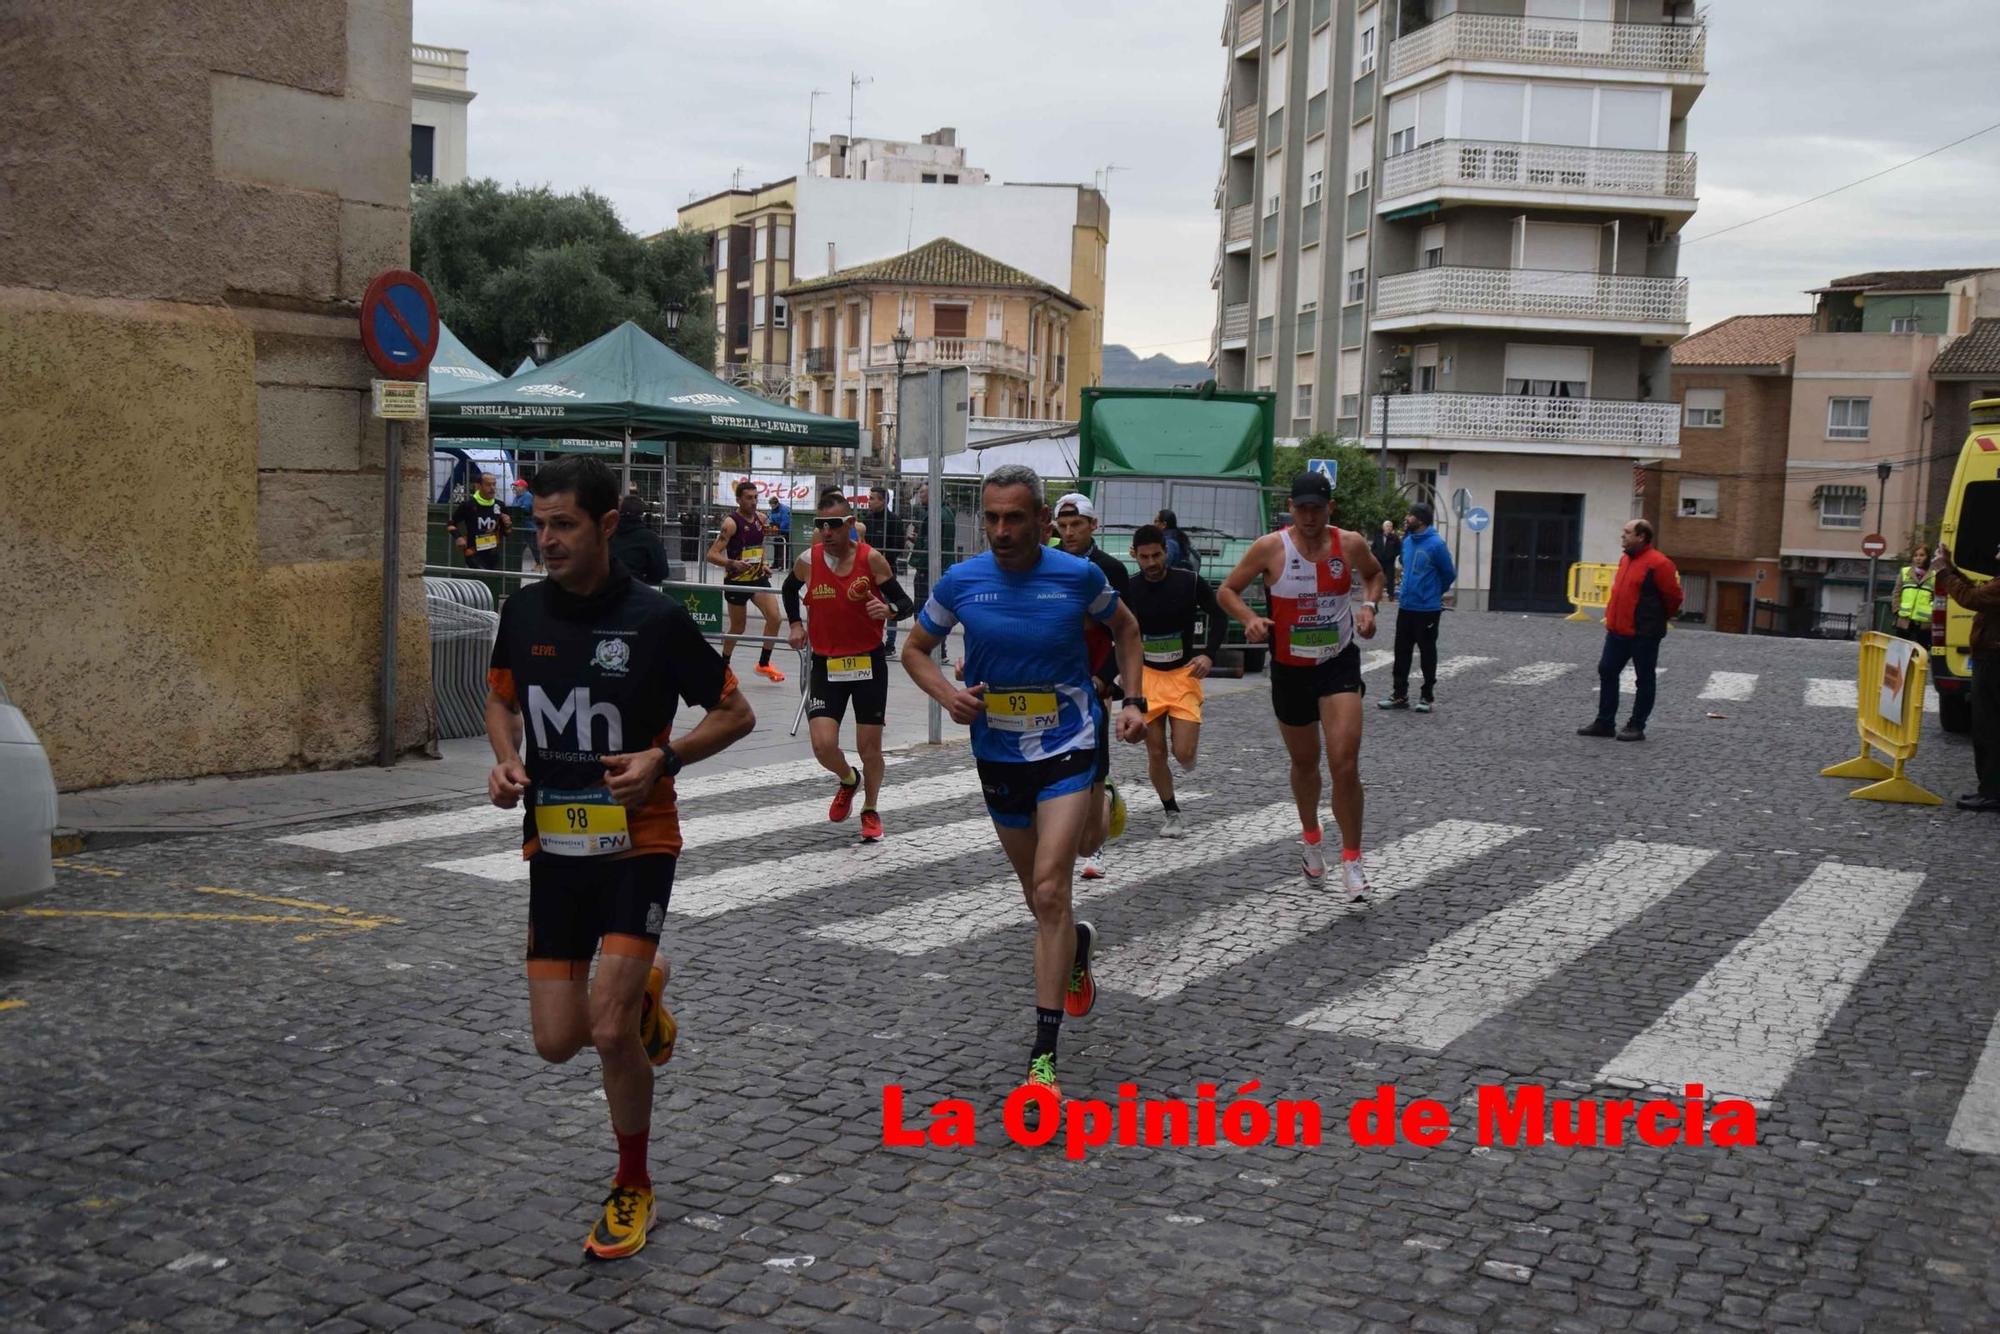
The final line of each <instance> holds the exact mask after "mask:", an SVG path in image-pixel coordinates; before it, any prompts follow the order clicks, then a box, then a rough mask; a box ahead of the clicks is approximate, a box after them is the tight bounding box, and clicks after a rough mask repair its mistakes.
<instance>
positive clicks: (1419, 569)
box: [1375, 500, 1458, 713]
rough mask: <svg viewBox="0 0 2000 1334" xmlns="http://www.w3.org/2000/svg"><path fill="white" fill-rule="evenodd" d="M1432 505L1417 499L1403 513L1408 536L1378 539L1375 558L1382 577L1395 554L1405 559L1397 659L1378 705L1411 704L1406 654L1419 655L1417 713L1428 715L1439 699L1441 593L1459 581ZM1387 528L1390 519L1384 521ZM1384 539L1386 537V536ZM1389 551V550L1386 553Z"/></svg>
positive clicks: (1397, 706) (1398, 610)
mask: <svg viewBox="0 0 2000 1334" xmlns="http://www.w3.org/2000/svg"><path fill="white" fill-rule="evenodd" d="M1431 521H1432V515H1431V507H1430V506H1429V505H1426V504H1424V503H1423V502H1422V501H1421V500H1420V501H1417V502H1415V503H1414V504H1412V505H1411V506H1410V512H1409V513H1408V514H1406V515H1404V516H1403V529H1404V532H1405V533H1406V534H1407V536H1406V537H1404V538H1403V539H1402V540H1401V541H1396V542H1395V545H1394V546H1393V547H1391V546H1390V542H1391V541H1394V539H1389V538H1387V534H1385V535H1384V537H1383V538H1377V539H1376V544H1375V559H1376V561H1377V562H1378V563H1379V564H1380V565H1381V566H1382V574H1383V578H1385V579H1386V578H1388V573H1389V568H1390V566H1391V565H1392V564H1393V563H1394V562H1395V560H1396V559H1397V557H1398V556H1400V557H1401V558H1402V561H1403V597H1402V600H1401V601H1399V602H1398V603H1397V604H1396V659H1395V665H1394V667H1393V669H1392V671H1393V676H1392V678H1391V680H1390V685H1389V698H1387V699H1385V700H1383V701H1382V702H1381V703H1380V704H1377V705H1376V706H1375V707H1376V708H1378V709H1407V708H1409V707H1410V657H1411V654H1412V653H1413V652H1414V653H1415V654H1416V655H1417V656H1418V657H1420V658H1421V659H1422V662H1423V668H1424V691H1423V694H1422V695H1420V696H1419V697H1418V699H1417V712H1418V713H1429V712H1430V711H1431V707H1432V705H1434V704H1435V703H1436V702H1437V674H1438V622H1439V621H1441V620H1443V619H1444V595H1445V593H1446V592H1448V591H1449V590H1450V588H1451V586H1452V585H1453V584H1455V583H1457V582H1458V567H1457V566H1456V565H1454V564H1452V560H1451V548H1450V547H1448V546H1446V545H1445V540H1444V538H1442V537H1440V536H1439V535H1438V531H1437V529H1436V528H1434V527H1432V526H1431ZM1383 527H1384V528H1387V527H1388V520H1386V519H1385V520H1383ZM1385 539H1387V540H1385ZM1385 551H1386V552H1389V553H1390V554H1386V555H1385V554H1384V553H1385Z"/></svg>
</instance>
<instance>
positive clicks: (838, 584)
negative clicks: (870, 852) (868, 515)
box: [781, 488, 916, 843]
mask: <svg viewBox="0 0 2000 1334" xmlns="http://www.w3.org/2000/svg"><path fill="white" fill-rule="evenodd" d="M813 535H814V537H815V538H816V539H817V540H815V541H814V543H813V545H812V549H811V550H810V551H808V552H807V553H806V554H805V555H803V556H801V557H799V558H798V559H797V560H795V561H793V562H792V569H791V572H790V573H789V574H788V575H786V576H785V584H784V588H783V589H782V590H781V595H782V596H783V598H784V600H785V617H786V619H787V620H789V621H790V622H791V642H792V647H793V648H795V649H796V648H803V647H805V645H806V644H807V643H808V642H810V643H811V644H812V651H813V665H812V682H811V692H812V693H811V700H810V702H809V703H808V704H807V705H806V712H807V716H808V717H809V718H810V719H811V720H812V721H811V723H810V724H809V725H810V727H811V728H812V748H813V756H814V758H816V759H817V760H818V761H819V762H820V764H821V766H822V767H824V768H825V769H826V771H827V772H828V773H830V774H832V775H833V776H834V777H835V778H837V779H839V780H840V787H839V790H838V791H836V792H835V793H834V795H833V805H832V806H830V807H828V809H827V813H826V818H827V819H829V820H832V821H834V822H835V823H839V822H840V821H842V820H845V819H846V818H847V816H848V813H849V812H850V811H852V810H853V809H854V793H855V789H856V788H857V787H859V788H863V789H865V790H864V792H863V794H862V800H861V841H862V842H864V843H875V842H878V841H880V839H881V837H882V817H881V815H880V814H878V813H877V812H876V810H875V802H876V799H877V798H878V797H880V796H881V793H882V723H883V720H884V719H885V717H886V716H887V714H888V709H889V674H888V665H889V657H888V653H887V652H886V651H885V649H884V648H883V643H882V625H883V622H885V621H890V620H902V619H903V618H904V617H906V616H909V615H911V614H912V613H913V612H915V611H916V607H915V605H914V604H912V603H911V601H910V595H909V594H908V593H905V592H904V591H903V588H902V585H900V584H898V583H897V582H896V578H895V574H894V573H893V572H892V571H891V570H890V568H889V562H888V561H887V560H886V559H885V558H884V557H883V555H882V553H881V552H879V551H877V550H875V548H873V547H871V546H869V545H868V544H867V543H866V542H857V541H855V540H854V527H853V516H852V515H851V514H849V513H848V507H847V497H845V496H843V495H842V494H841V493H840V492H839V491H838V490H836V489H833V488H829V489H827V490H825V491H822V492H821V493H820V497H819V510H818V513H817V517H815V518H814V519H813ZM801 590H804V592H805V601H806V608H805V611H806V616H807V620H806V621H805V622H804V623H803V624H802V623H801V622H800V620H799V610H800V608H799V593H800V591H801ZM850 702H851V703H852V704H853V705H854V747H855V749H856V750H858V751H860V752H861V772H860V773H859V774H856V773H855V771H854V769H853V767H852V766H851V765H849V764H848V762H847V755H846V754H845V752H843V751H842V750H841V749H840V720H841V719H842V718H843V717H844V716H846V713H847V706H848V704H849V703H850Z"/></svg>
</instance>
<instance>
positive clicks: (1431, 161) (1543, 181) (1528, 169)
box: [1381, 139, 1695, 208]
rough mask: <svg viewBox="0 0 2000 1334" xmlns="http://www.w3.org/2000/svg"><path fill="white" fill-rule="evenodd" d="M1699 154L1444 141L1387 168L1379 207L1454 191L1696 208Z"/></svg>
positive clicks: (1400, 158)
mask: <svg viewBox="0 0 2000 1334" xmlns="http://www.w3.org/2000/svg"><path fill="white" fill-rule="evenodd" d="M1694 170H1695V156H1694V154H1692V153H1654V152H1646V151H1644V150H1641V149H1630V148H1572V147H1568V146H1565V145H1562V144H1520V143H1504V142H1496V141H1491V140H1484V139H1440V140H1438V141H1437V142H1435V143H1429V144H1425V145H1424V146H1423V147H1422V148H1419V149H1417V150H1416V151H1415V152H1413V153H1404V154H1402V155H1400V156H1398V157H1392V158H1390V159H1388V160H1387V161H1385V162H1384V163H1383V164H1382V179H1381V185H1382V198H1381V207H1383V208H1389V207H1393V206H1394V203H1395V201H1396V200H1399V199H1402V198H1404V197H1405V196H1408V195H1413V194H1419V193H1422V192H1423V191H1426V190H1439V189H1450V188H1451V187H1454V186H1466V187H1475V188H1479V189H1483V190H1500V191H1503V192H1507V193H1514V192H1525V191H1532V192H1535V193H1537V194H1540V193H1551V194H1557V193H1567V194H1598V195H1619V196H1623V197H1627V198H1653V199H1685V200H1688V201H1689V203H1690V204H1692V202H1693V200H1694V196H1695V191H1694Z"/></svg>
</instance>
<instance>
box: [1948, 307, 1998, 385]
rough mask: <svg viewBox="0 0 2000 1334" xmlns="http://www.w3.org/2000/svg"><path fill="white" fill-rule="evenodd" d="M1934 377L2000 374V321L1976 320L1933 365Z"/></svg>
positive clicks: (1950, 344)
mask: <svg viewBox="0 0 2000 1334" xmlns="http://www.w3.org/2000/svg"><path fill="white" fill-rule="evenodd" d="M1931 374H1932V375H2000V320H1974V321H1973V322H1972V328H1970V329H1969V330H1967V331H1966V332H1965V333H1962V334H1960V335H1959V336H1958V337H1956V338H1954V339H1952V340H1951V342H1949V343H1947V344H1946V345H1945V349H1944V351H1942V352H1940V353H1938V355H1937V360H1936V361H1933V362H1932V363H1931Z"/></svg>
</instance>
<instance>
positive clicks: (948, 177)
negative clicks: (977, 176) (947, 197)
mask: <svg viewBox="0 0 2000 1334" xmlns="http://www.w3.org/2000/svg"><path fill="white" fill-rule="evenodd" d="M944 183H945V184H946V185H957V184H958V177H956V176H954V175H952V174H951V173H950V172H946V173H945V174H944Z"/></svg>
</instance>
